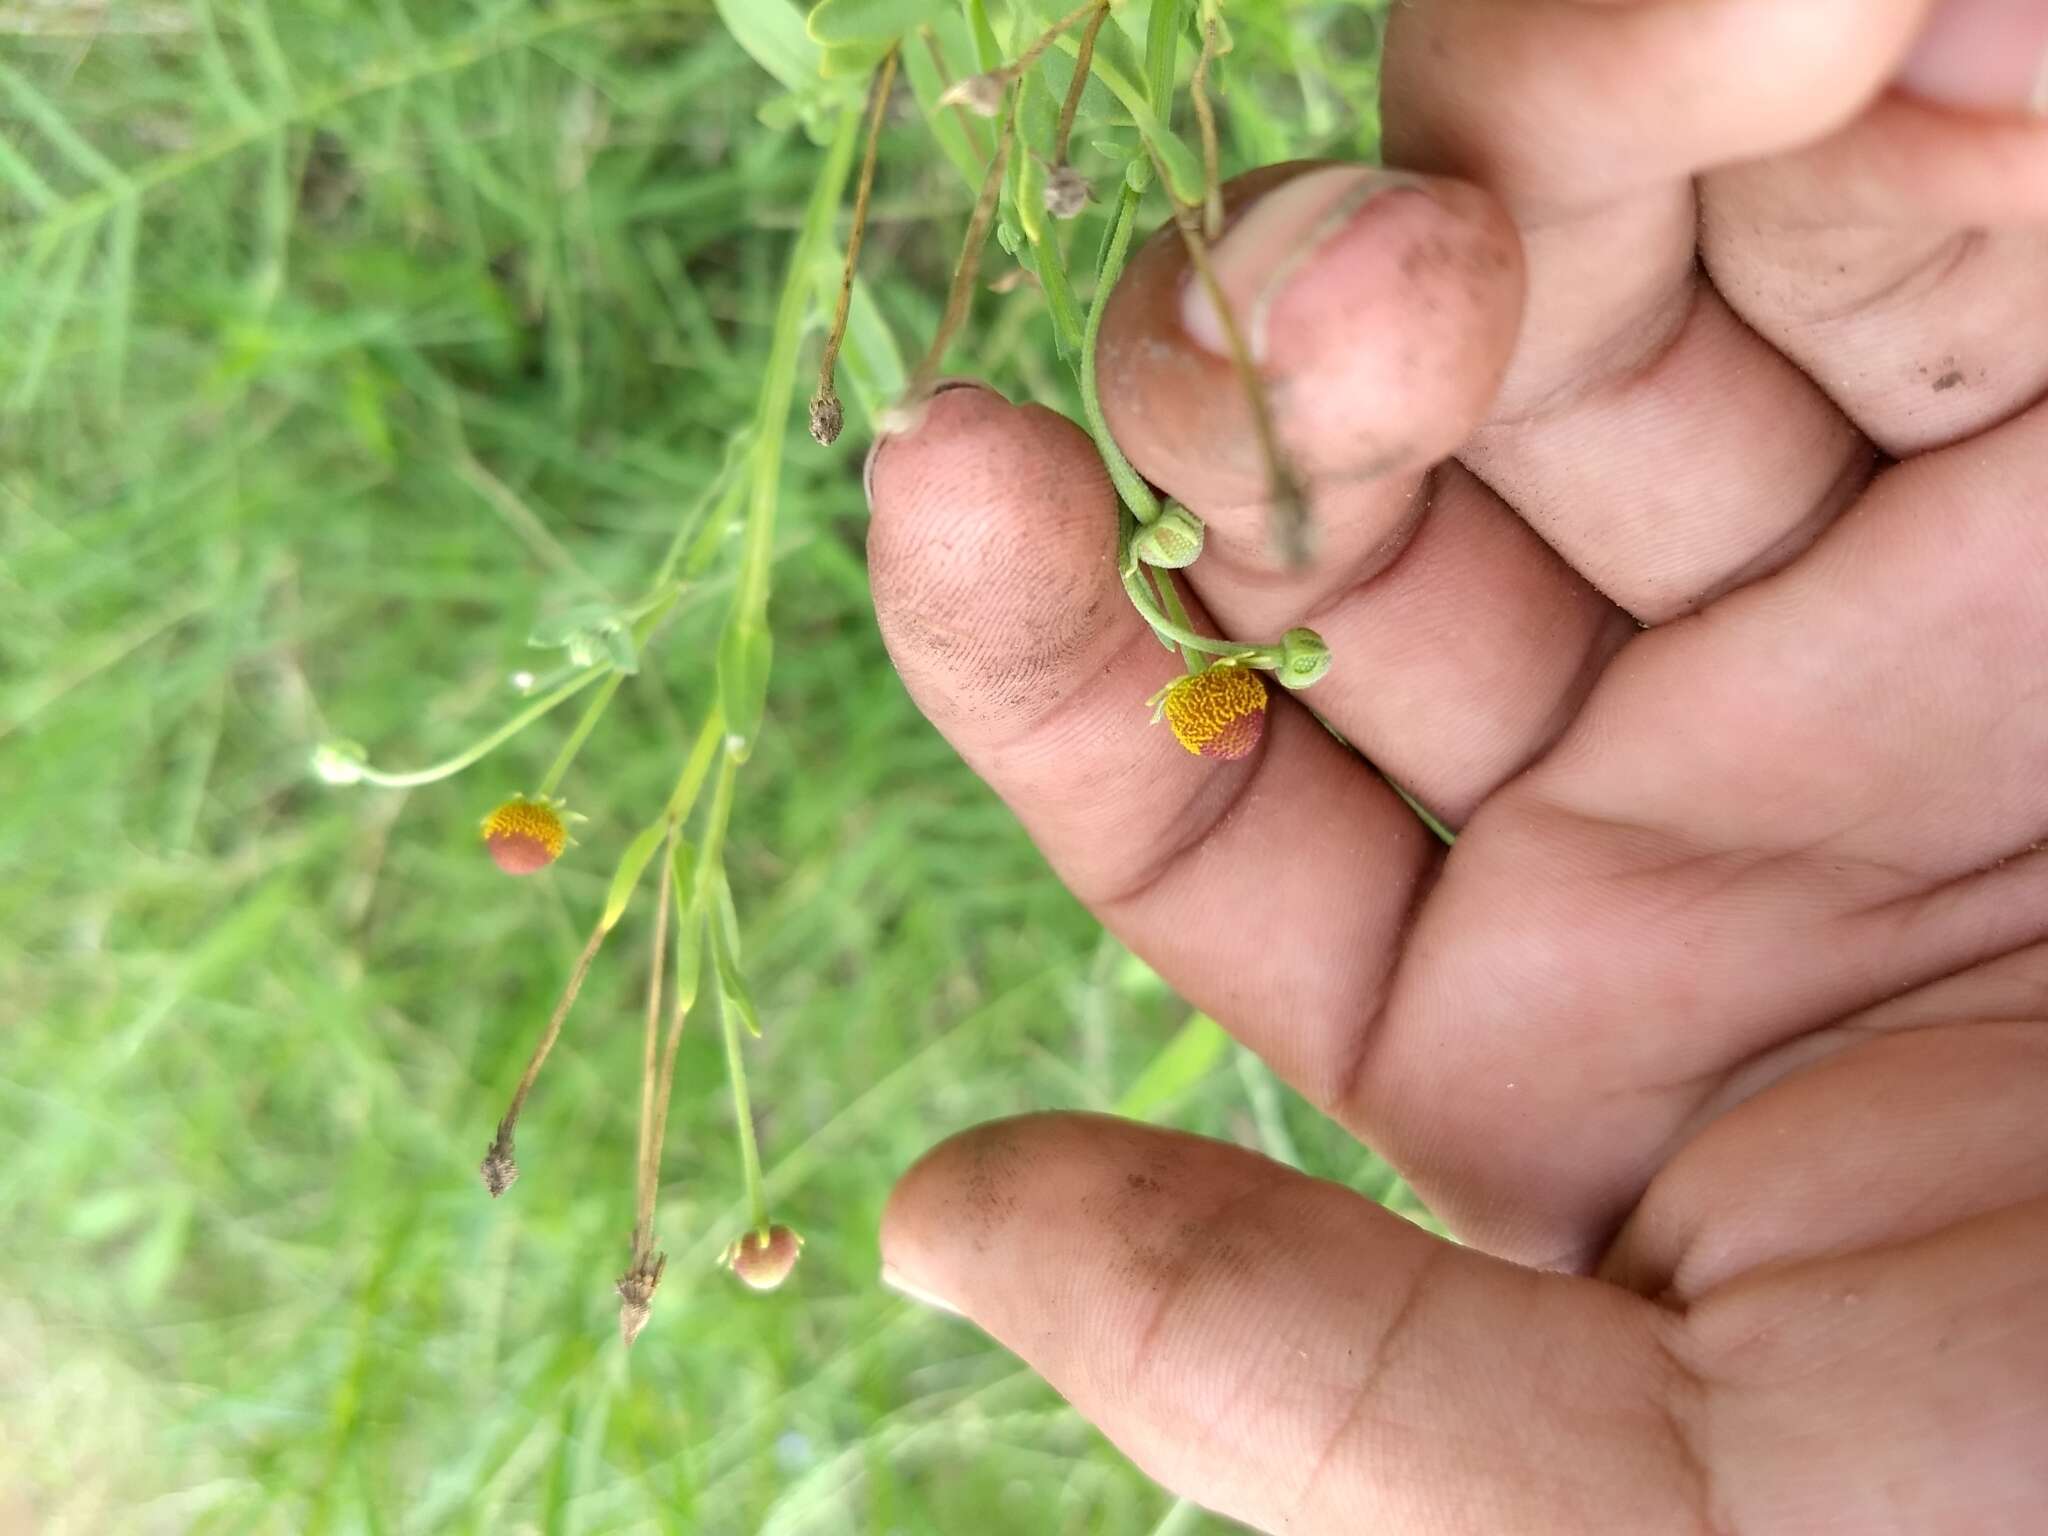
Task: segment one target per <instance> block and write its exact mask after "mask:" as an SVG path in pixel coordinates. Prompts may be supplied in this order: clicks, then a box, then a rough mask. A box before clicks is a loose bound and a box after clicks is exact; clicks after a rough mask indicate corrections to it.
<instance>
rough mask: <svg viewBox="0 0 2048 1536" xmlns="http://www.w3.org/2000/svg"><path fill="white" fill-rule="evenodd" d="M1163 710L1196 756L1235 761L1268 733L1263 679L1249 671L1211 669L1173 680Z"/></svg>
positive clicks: (1243, 668) (1175, 734)
mask: <svg viewBox="0 0 2048 1536" xmlns="http://www.w3.org/2000/svg"><path fill="white" fill-rule="evenodd" d="M1160 711H1161V713H1163V714H1164V715H1165V716H1166V723H1167V724H1168V725H1169V726H1171V727H1172V728H1173V734H1174V739H1175V740H1177V741H1178V742H1179V743H1180V744H1181V745H1182V746H1184V747H1186V748H1187V749H1188V750H1189V751H1190V752H1192V753H1194V754H1195V755H1196V756H1197V757H1210V758H1215V759H1217V760H1218V761H1221V762H1235V761H1236V760H1237V759H1239V758H1241V757H1248V756H1250V755H1251V752H1252V749H1253V748H1255V747H1256V746H1258V744H1259V738H1260V737H1261V736H1262V735H1264V734H1265V730H1266V683H1265V679H1263V678H1262V677H1260V676H1259V674H1258V673H1256V672H1254V671H1253V670H1252V669H1251V668H1249V667H1230V666H1212V667H1210V668H1208V670H1206V671H1203V672H1197V673H1195V674H1194V676H1192V677H1182V678H1177V679H1175V680H1174V682H1173V683H1171V684H1170V685H1169V686H1168V687H1167V690H1166V694H1165V696H1164V698H1163V699H1162V700H1161V701H1160Z"/></svg>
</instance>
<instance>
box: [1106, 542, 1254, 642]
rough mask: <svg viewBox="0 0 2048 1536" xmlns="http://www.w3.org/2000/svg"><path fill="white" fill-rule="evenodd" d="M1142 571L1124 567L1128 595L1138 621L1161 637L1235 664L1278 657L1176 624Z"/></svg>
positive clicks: (1128, 566) (1130, 566) (1125, 590)
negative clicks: (1165, 611) (1159, 602)
mask: <svg viewBox="0 0 2048 1536" xmlns="http://www.w3.org/2000/svg"><path fill="white" fill-rule="evenodd" d="M1141 571H1142V567H1140V566H1137V565H1126V566H1125V567H1124V572H1123V578H1124V592H1125V593H1126V594H1127V595H1128V596H1129V597H1130V600H1131V606H1132V607H1133V608H1135V609H1137V610H1138V617H1140V618H1141V619H1143V620H1144V621H1145V622H1146V623H1147V624H1150V625H1151V626H1152V628H1153V629H1154V630H1155V631H1156V632H1157V633H1159V634H1162V635H1164V636H1166V638H1167V639H1169V640H1171V641H1173V642H1174V643H1175V644H1177V645H1180V646H1182V647H1184V648H1187V649H1192V650H1197V651H1201V652H1203V653H1204V654H1206V655H1209V656H1228V657H1230V658H1231V659H1232V660H1235V661H1249V660H1252V659H1254V658H1258V659H1260V660H1268V659H1273V658H1274V657H1275V653H1274V650H1273V647H1272V646H1270V645H1247V644H1246V643H1245V642H1244V641H1242V640H1212V639H1210V638H1209V636H1207V635H1205V634H1201V633H1200V632H1198V631H1196V630H1192V629H1189V628H1188V627H1187V626H1186V625H1184V624H1176V623H1174V622H1173V620H1171V619H1169V618H1168V617H1167V616H1166V615H1165V614H1163V613H1161V612H1160V611H1159V604H1158V603H1157V602H1156V601H1155V600H1154V598H1153V596H1152V594H1151V592H1150V591H1149V590H1148V589H1147V588H1146V586H1145V578H1144V576H1143V575H1142V574H1141Z"/></svg>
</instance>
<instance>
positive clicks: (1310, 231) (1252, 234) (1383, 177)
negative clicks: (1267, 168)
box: [1180, 165, 1421, 362]
mask: <svg viewBox="0 0 2048 1536" xmlns="http://www.w3.org/2000/svg"><path fill="white" fill-rule="evenodd" d="M1420 185H1421V182H1420V179H1419V178H1417V177H1414V176H1409V175H1404V174H1403V173H1401V172H1399V171H1383V170H1376V169H1374V168H1372V167H1370V166H1360V165H1331V166H1325V167H1323V168H1322V169H1321V170H1315V171H1307V172H1304V173H1303V174H1302V175H1299V176H1296V177H1294V178H1293V179H1292V180H1289V181H1285V182H1282V183H1281V184H1280V185H1279V186H1277V187H1275V188H1273V190H1272V191H1270V192H1267V193H1265V194H1263V195H1262V196H1260V197H1259V198H1258V200H1257V201H1255V202H1254V203H1252V204H1251V206H1249V207H1248V208H1245V209H1244V210H1243V211H1241V212H1240V213H1238V214H1237V215H1236V216H1235V217H1234V218H1233V219H1232V220H1231V222H1230V224H1229V226H1228V227H1227V228H1226V229H1225V230H1224V231H1223V238H1222V239H1221V240H1218V241H1217V242H1216V244H1215V246H1214V247H1213V248H1211V250H1210V252H1209V265H1210V267H1211V268H1212V269H1213V270H1214V271H1215V274H1216V286H1217V287H1219V288H1221V289H1222V290H1223V296H1224V298H1225V299H1227V300H1228V301H1229V304H1230V308H1231V312H1232V313H1233V314H1234V315H1235V316H1236V318H1237V322H1238V324H1239V326H1240V327H1241V328H1242V330H1243V333H1244V338H1245V346H1246V348H1247V349H1248V350H1249V351H1250V352H1251V355H1252V360H1253V361H1254V362H1263V361H1265V357H1266V314H1267V311H1268V310H1270V309H1271V308H1272V305H1273V300H1274V299H1275V298H1276V297H1277V296H1278V295H1279V294H1280V293H1281V292H1283V291H1284V290H1285V289H1286V287H1287V285H1288V283H1289V282H1290V281H1291V280H1292V279H1293V278H1294V277H1295V275H1296V274H1297V273H1299V272H1300V271H1301V269H1302V268H1303V267H1305V266H1306V265H1307V264H1308V263H1309V262H1310V261H1312V260H1313V259H1314V258H1315V255H1316V253H1317V252H1318V251H1319V250H1321V249H1322V248H1323V247H1324V246H1326V245H1328V244H1329V243H1330V241H1331V240H1332V239H1333V238H1335V237H1336V236H1337V235H1339V234H1342V233H1343V232H1344V230H1345V229H1346V228H1347V227H1348V226H1349V225H1350V223H1351V221H1352V219H1354V218H1355V217H1357V215H1358V213H1359V211H1360V210H1361V209H1363V208H1364V207H1365V206H1366V205H1367V204H1368V203H1370V202H1371V201H1372V200H1373V199H1374V198H1376V197H1378V196H1379V195H1380V194H1381V193H1383V192H1390V191H1393V190H1394V189H1396V188H1399V187H1417V186H1420ZM1180 318H1181V325H1182V326H1183V327H1184V328H1185V329H1186V331H1187V333H1188V335H1189V336H1191V337H1193V338H1194V340H1195V341H1196V342H1197V343H1199V344H1200V345H1201V346H1203V347H1205V348H1207V349H1208V350H1209V351H1211V352H1214V353H1216V354H1217V355H1218V356H1219V357H1228V356H1229V355H1230V342H1229V339H1228V336H1227V334H1226V333H1225V331H1224V328H1223V321H1222V319H1221V318H1220V317H1219V316H1218V315H1217V313H1216V305H1215V303H1214V301H1213V300H1212V299H1211V298H1210V296H1209V287H1208V284H1206V283H1204V282H1203V281H1202V280H1201V279H1200V277H1199V276H1197V275H1196V274H1195V273H1194V272H1189V274H1188V277H1187V287H1186V288H1185V289H1184V290H1183V292H1182V294H1181V311H1180Z"/></svg>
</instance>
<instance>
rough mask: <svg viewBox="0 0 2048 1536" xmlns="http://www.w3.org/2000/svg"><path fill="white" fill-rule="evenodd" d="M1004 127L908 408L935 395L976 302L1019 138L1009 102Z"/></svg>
mask: <svg viewBox="0 0 2048 1536" xmlns="http://www.w3.org/2000/svg"><path fill="white" fill-rule="evenodd" d="M1002 124H1003V126H1002V128H1001V130H1000V131H999V132H998V133H997V134H996V152H995V158H993V159H992V160H990V161H989V165H988V174H987V175H986V176H984V177H983V178H982V181H981V194H980V196H978V197H976V198H975V200H974V212H973V214H972V215H970V216H969V218H968V220H967V236H966V238H965V239H964V240H962V241H961V243H960V259H959V260H958V261H957V262H955V263H954V266H953V285H952V287H951V288H950V289H948V290H947V293H946V309H945V313H944V314H942V315H941V316H940V317H939V328H938V330H937V331H935V332H933V334H932V344H931V346H930V348H929V349H927V351H926V352H925V355H924V359H923V361H921V362H920V363H919V364H918V365H917V371H916V372H915V373H913V374H912V375H911V376H910V382H909V384H907V385H906V386H905V387H904V390H903V401H904V404H906V405H910V406H915V405H918V404H920V403H922V402H923V401H924V400H925V399H926V398H927V397H928V396H929V395H930V394H931V392H932V385H933V384H935V383H936V382H937V381H938V377H939V369H940V367H941V366H942V365H943V364H944V362H945V360H946V348H947V347H948V346H950V345H951V344H952V341H953V334H954V332H956V331H958V330H959V329H960V326H961V323H962V322H963V321H964V320H966V318H967V309H968V306H969V304H971V303H972V302H973V299H974V279H975V275H976V274H977V273H978V272H980V270H981V252H982V247H983V246H985V245H987V244H988V232H989V226H990V225H991V224H993V223H994V222H995V212H996V203H997V201H998V200H999V199H1000V197H1001V194H1002V190H1003V171H1004V169H1005V168H1006V167H1007V166H1008V165H1009V163H1010V144H1011V141H1012V139H1013V138H1014V137H1015V136H1016V127H1017V116H1016V113H1015V112H1014V111H1012V110H1009V107H1008V103H1005V110H1004V112H1003V114H1002Z"/></svg>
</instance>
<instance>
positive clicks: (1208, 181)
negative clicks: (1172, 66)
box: [1188, 16, 1223, 240]
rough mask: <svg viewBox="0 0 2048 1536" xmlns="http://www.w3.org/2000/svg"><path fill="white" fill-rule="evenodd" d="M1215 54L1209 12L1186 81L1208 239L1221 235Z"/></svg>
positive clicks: (1220, 185)
mask: <svg viewBox="0 0 2048 1536" xmlns="http://www.w3.org/2000/svg"><path fill="white" fill-rule="evenodd" d="M1215 56H1216V18H1215V17H1214V16H1211V17H1210V18H1209V20H1208V22H1207V24H1206V25H1205V26H1204V27H1203V28H1202V52H1201V55H1200V57H1198V58H1197V59H1196V60H1195V74H1194V78H1193V80H1191V81H1190V82H1189V85H1188V96H1189V97H1190V99H1192V100H1193V102H1194V104H1195V121H1196V123H1197V124H1198V125H1199V126H1200V128H1201V130H1202V234H1203V235H1204V237H1205V238H1207V239H1209V240H1220V239H1222V238H1223V185H1222V178H1221V175H1220V172H1219V169H1218V167H1219V165H1220V163H1221V160H1222V156H1221V154H1220V152H1219V151H1218V149H1217V145H1216V112H1215V109H1214V108H1212V107H1211V106H1210V105H1209V63H1210V61H1211V60H1212V59H1214V58H1215Z"/></svg>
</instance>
